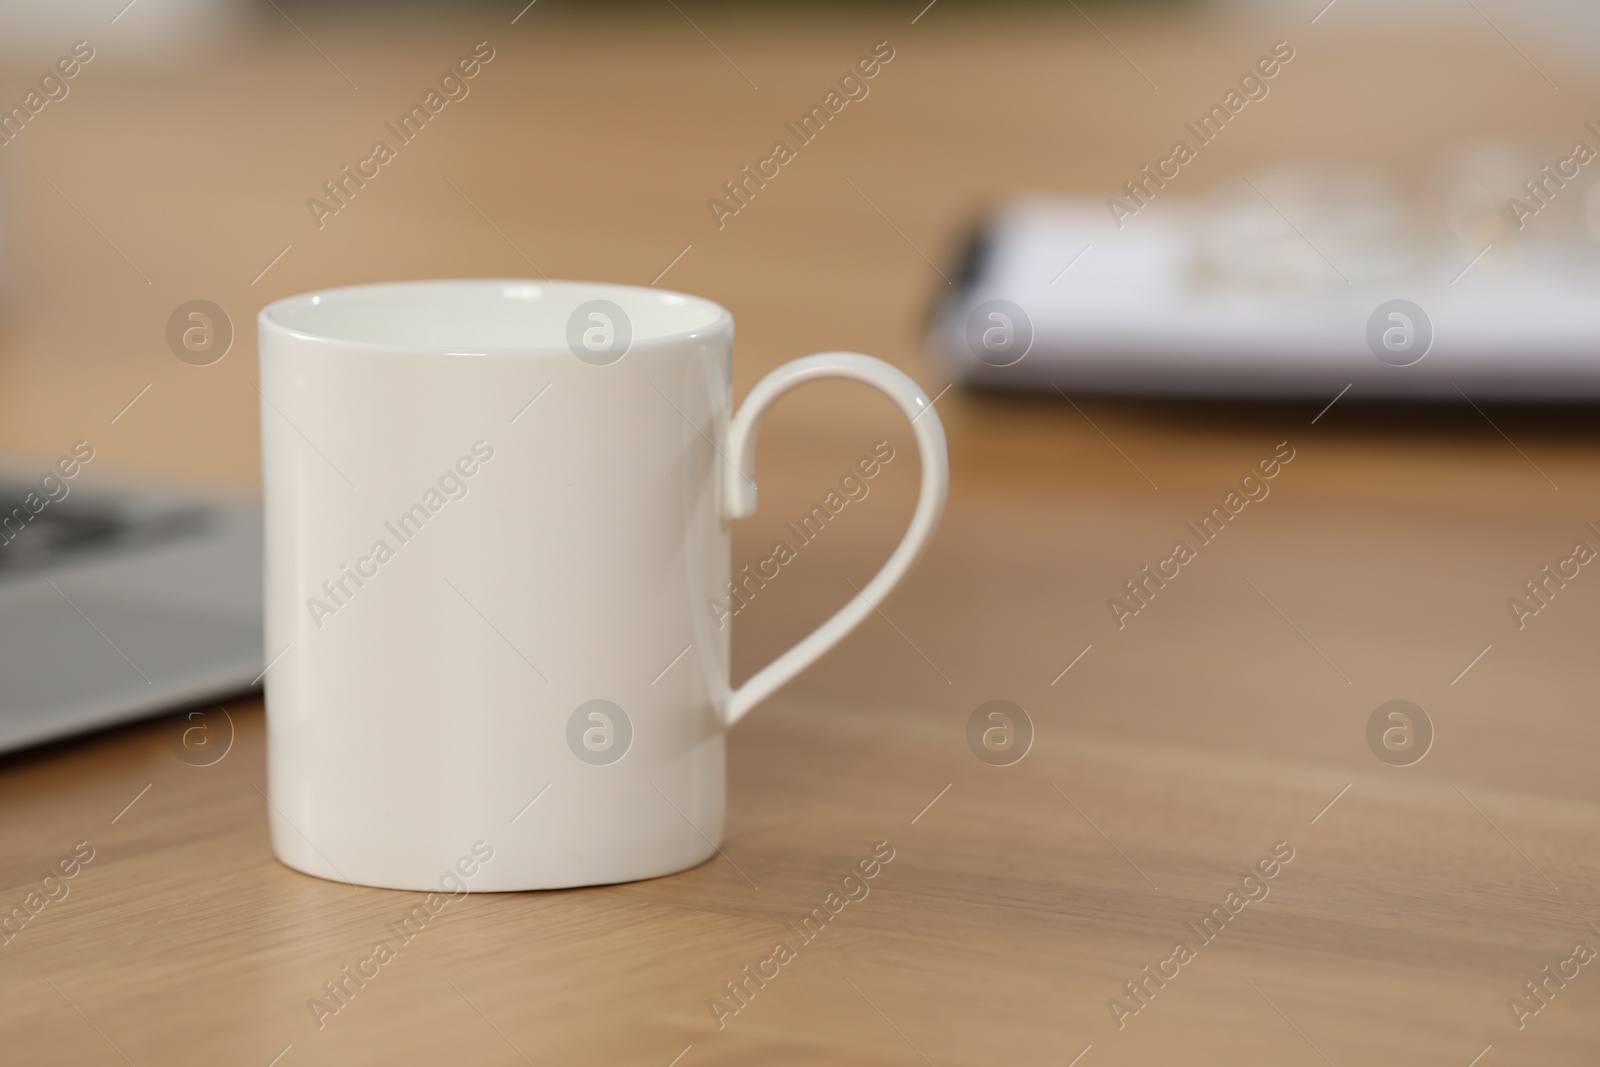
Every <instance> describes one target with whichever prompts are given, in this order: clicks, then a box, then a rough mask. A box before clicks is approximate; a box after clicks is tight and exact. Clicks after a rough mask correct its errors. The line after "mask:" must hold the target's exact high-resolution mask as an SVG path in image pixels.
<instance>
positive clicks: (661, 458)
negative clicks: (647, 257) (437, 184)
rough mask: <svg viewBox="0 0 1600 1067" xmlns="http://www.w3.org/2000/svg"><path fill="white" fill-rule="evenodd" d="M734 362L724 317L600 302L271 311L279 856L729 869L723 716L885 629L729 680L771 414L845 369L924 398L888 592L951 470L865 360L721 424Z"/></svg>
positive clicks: (626, 295) (379, 864)
mask: <svg viewBox="0 0 1600 1067" xmlns="http://www.w3.org/2000/svg"><path fill="white" fill-rule="evenodd" d="M732 345H733V322H732V319H731V317H730V316H729V315H728V314H727V312H726V311H724V310H723V309H722V308H721V307H719V306H717V305H715V304H713V303H711V302H709V301H705V300H701V299H698V298H695V297H688V296H682V295H680V294H673V293H665V292H662V291H659V290H654V289H638V288H634V287H628V286H609V285H597V284H589V283H561V282H557V283H543V282H540V283H534V282H522V281H441V282H408V283H395V284H386V285H374V286H359V287H352V288H348V289H338V290H328V291H325V292H322V293H317V294H308V295H306V296H301V297H294V298H290V299H289V300H285V301H280V302H279V303H277V304H274V305H272V306H270V307H268V308H266V309H265V310H263V312H262V314H261V318H260V356H261V384H260V391H261V399H262V414H261V419H262V461H263V494H264V502H265V513H266V546H267V551H266V579H265V580H266V605H267V619H266V634H267V648H266V655H267V657H268V659H269V663H270V666H269V670H268V673H267V675H266V687H267V729H268V780H269V787H268V800H269V813H268V817H269V821H270V826H271V836H272V843H273V849H274V851H275V852H276V854H277V855H278V857H279V858H280V859H281V860H282V861H283V862H285V863H286V864H288V865H289V866H291V867H294V868H297V869H299V870H301V871H305V872H307V873H310V874H313V875H317V876H320V877H323V878H329V879H335V880H340V881H347V882H353V883H357V884H362V885H372V886H382V887H388V888H396V889H411V890H437V889H441V888H442V889H445V890H448V891H459V890H471V891H494V890H524V889H544V888H558V887H567V886H579V885H594V884H603V883H610V882H620V881H627V880H632V879H639V878H649V877H654V876H657V875H663V874H668V873H671V872H674V871H678V870H682V869H685V868H687V867H691V866H694V865H695V864H698V863H700V862H702V861H704V860H705V859H707V858H709V857H710V856H711V855H712V854H713V853H714V852H715V851H716V849H717V846H718V843H719V842H720V841H721V839H722V831H723V818H724V807H725V801H724V794H725V773H724V737H723V735H724V732H725V729H726V727H727V725H729V724H731V722H733V721H734V720H736V719H737V718H738V717H739V716H740V715H742V714H743V713H744V711H745V710H747V709H748V707H749V706H750V705H751V704H753V703H754V702H756V701H757V700H759V699H761V697H762V696H764V695H765V694H766V693H767V692H770V691H771V690H772V689H773V688H776V686H777V685H779V684H781V683H782V681H783V680H785V679H786V678H787V677H789V676H792V675H793V674H794V673H795V672H796V671H798V670H799V669H801V668H802V667H803V666H804V665H805V663H807V662H810V660H812V659H814V658H815V657H816V656H817V655H820V654H821V651H822V650H824V649H825V648H826V647H828V646H829V645H831V644H832V643H833V642H834V641H837V640H838V638H839V637H840V636H842V635H843V633H845V632H848V630H849V629H850V628H852V627H853V626H854V625H855V624H856V623H857V622H859V621H860V620H859V616H860V613H862V612H864V611H870V610H871V609H870V607H869V606H867V605H864V604H856V603H852V604H849V605H847V606H846V608H844V609H841V611H840V613H839V615H838V616H836V617H835V618H834V619H833V620H830V622H829V624H827V625H825V626H824V627H823V628H822V630H819V631H818V633H817V634H814V635H813V636H812V637H811V638H809V639H808V641H810V642H811V646H810V647H807V645H806V643H805V642H802V645H801V646H797V647H796V649H794V650H792V651H791V653H789V654H788V656H787V657H785V658H784V659H780V661H778V662H777V663H774V664H773V665H771V666H770V667H769V668H768V669H767V670H766V671H765V672H762V673H761V674H758V676H757V677H756V678H754V679H752V683H756V682H759V683H760V684H756V685H750V684H747V685H746V686H745V687H743V689H742V690H741V691H740V693H743V694H744V697H743V698H742V699H741V698H740V695H739V693H735V692H733V691H731V690H730V688H729V684H728V634H729V631H728V629H727V628H726V627H725V626H719V620H718V614H717V612H715V611H714V610H711V608H710V607H709V605H710V604H712V603H713V602H714V601H715V600H716V598H718V597H721V596H724V595H726V583H727V581H728V571H729V554H730V547H729V535H728V520H729V518H731V517H736V516H739V515H743V514H747V513H748V512H749V511H750V510H752V509H753V507H754V491H753V483H751V482H750V481H749V479H748V477H747V476H746V475H745V474H744V473H743V472H742V471H741V470H740V469H738V468H736V467H735V466H734V464H735V463H742V464H743V465H744V467H745V468H747V469H748V468H750V467H751V466H752V464H751V462H750V461H751V460H753V447H754V436H755V429H756V426H757V425H758V423H759V418H760V414H761V411H762V410H763V409H764V408H765V406H766V404H767V403H769V402H770V400H771V399H772V398H775V397H776V396H777V395H779V394H781V393H782V392H783V391H784V390H786V389H787V388H789V387H790V386H791V385H793V384H797V383H798V382H800V381H803V380H807V379H809V378H810V377H815V376H818V375H820V374H824V373H833V374H841V373H843V374H847V375H848V376H853V377H860V378H864V379H866V380H872V381H873V382H874V384H877V385H879V386H880V387H881V388H886V390H888V389H890V388H892V389H897V390H901V391H902V392H904V391H905V390H906V389H907V388H909V390H910V393H907V394H906V396H905V398H902V407H903V409H904V410H906V411H907V413H908V414H911V413H913V412H916V413H918V419H919V421H921V417H922V416H926V418H927V422H928V425H924V426H922V427H918V426H917V425H916V424H915V423H914V424H913V426H914V429H917V430H918V437H919V443H920V444H921V445H922V446H923V463H924V487H923V488H924V492H923V501H922V504H921V505H919V512H918V517H917V518H916V519H914V522H913V527H914V529H913V533H911V534H908V535H907V539H906V543H904V544H902V546H901V550H900V552H899V553H897V556H896V557H893V558H891V561H890V564H889V565H887V566H886V567H885V568H884V572H883V573H880V575H879V576H878V579H875V581H876V582H878V584H879V587H880V590H879V591H880V595H881V592H886V591H887V588H888V586H889V585H892V584H893V582H894V581H896V580H897V579H898V577H899V576H900V574H901V573H903V572H904V570H905V568H906V567H907V566H909V563H910V560H911V557H914V556H915V554H916V552H917V550H918V549H920V547H921V543H922V542H923V541H924V540H925V539H926V537H927V534H928V532H929V531H931V529H932V525H933V522H934V521H935V520H936V519H937V512H938V507H939V506H940V505H942V501H943V485H944V477H945V475H944V466H943V464H944V455H943V436H942V432H940V431H938V426H937V421H938V420H937V415H936V414H935V413H934V412H933V411H932V409H931V407H927V406H926V398H925V397H922V396H921V392H920V390H917V389H916V387H915V386H914V384H912V383H910V381H909V379H904V381H903V382H901V381H899V380H898V379H903V378H904V376H903V375H900V374H899V372H898V371H894V370H893V369H892V368H889V367H887V365H883V364H877V361H872V360H869V359H868V358H867V357H862V356H838V357H828V358H825V357H810V361H813V363H814V361H822V362H821V363H820V364H815V365H812V366H811V368H810V369H809V370H807V369H806V365H807V364H808V361H806V360H801V361H797V362H796V363H793V364H789V365H788V367H789V368H799V370H798V371H793V372H790V375H789V378H788V379H785V380H784V381H781V382H777V383H776V384H775V385H773V386H770V387H768V389H767V393H768V394H770V395H767V396H766V398H765V399H763V400H762V401H761V402H760V403H751V404H747V405H746V406H747V407H748V408H751V409H752V414H751V417H750V419H748V420H747V425H745V426H743V427H742V428H741V427H737V426H733V425H731V359H732ZM841 360H842V361H843V362H842V363H841ZM851 360H856V361H864V362H862V363H860V364H859V365H858V364H854V363H851V362H850V361H851ZM868 364H875V366H868ZM880 368H881V369H880ZM886 375H887V376H891V377H893V378H895V379H896V380H894V381H888V379H887V378H885V379H884V380H878V379H880V378H884V376H886ZM772 377H773V378H774V379H776V378H777V375H776V374H775V375H774V376H772ZM886 381H887V382H888V384H885V383H886ZM762 385H763V386H767V385H768V383H767V382H763V383H762ZM757 388H758V391H759V390H760V389H761V388H762V386H758V387H757ZM911 393H914V394H915V396H912V395H911ZM752 396H753V397H754V396H755V394H752ZM918 398H921V399H918ZM741 418H743V413H741ZM929 426H931V428H932V429H931V430H930V429H929ZM930 433H937V435H938V436H937V445H938V450H937V451H938V454H937V456H936V457H935V458H934V461H933V464H932V466H933V468H935V469H934V470H933V471H932V473H933V474H934V475H936V476H937V477H936V478H935V479H934V480H935V481H936V482H937V486H936V490H937V491H936V492H934V493H932V494H930V491H929V489H930V481H929V475H930V461H929V454H930V447H931V444H930V443H931V442H932V440H933V439H932V437H930V436H929V434H930ZM725 445H726V447H724V446H725ZM933 498H936V499H933ZM930 509H931V510H930ZM919 523H920V525H921V532H920V533H918V532H917V530H916V527H917V526H918V524H919ZM913 542H915V543H913ZM897 561H898V564H897ZM891 572H893V573H891ZM872 591H873V587H872V586H870V585H869V587H868V588H867V589H866V590H864V592H865V593H867V594H869V595H870V594H871V593H872ZM846 616H850V617H846ZM830 628H831V629H830Z"/></svg>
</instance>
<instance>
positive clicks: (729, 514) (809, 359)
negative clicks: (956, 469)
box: [722, 352, 950, 726]
mask: <svg viewBox="0 0 1600 1067" xmlns="http://www.w3.org/2000/svg"><path fill="white" fill-rule="evenodd" d="M818 378H853V379H855V380H856V381H859V382H866V383H867V384H868V385H874V386H877V387H878V389H880V390H882V391H883V392H884V393H885V394H887V395H888V397H889V399H891V400H893V401H894V402H895V404H897V405H898V406H899V408H900V410H901V411H902V412H904V413H905V415H906V418H908V419H910V420H911V431H912V434H913V435H914V436H915V437H916V439H917V451H918V455H919V456H920V457H921V462H922V489H921V492H920V494H919V495H918V497H917V507H916V510H915V511H914V512H912V515H911V525H910V526H909V527H907V529H906V534H905V536H904V537H903V538H901V539H900V544H899V546H898V547H896V548H895V550H894V553H893V554H892V555H890V557H889V559H888V562H886V563H884V565H883V568H882V569H881V570H879V571H878V573H877V574H876V575H874V576H873V579H872V581H870V582H868V583H867V584H866V586H865V587H864V588H863V589H861V590H860V592H858V593H857V594H856V595H855V596H854V597H852V598H851V599H850V601H849V602H848V603H847V604H845V606H844V607H842V608H840V609H839V610H838V611H836V612H834V614H833V617H832V618H830V619H829V620H828V621H827V622H825V623H823V624H822V625H821V626H819V627H817V628H816V629H815V630H813V631H812V632H811V633H810V634H808V635H807V636H806V637H805V639H804V640H802V641H801V642H800V643H799V644H797V645H795V646H794V647H793V648H791V649H789V651H787V652H785V653H784V654H783V655H781V656H779V657H778V658H777V659H775V660H773V661H772V662H771V663H769V664H767V665H766V666H765V667H763V668H761V669H760V670H759V671H757V672H756V673H755V674H753V675H751V676H750V677H749V678H748V679H746V680H745V683H744V684H743V685H741V686H739V688H737V689H735V690H733V691H732V692H731V693H730V694H729V695H728V699H727V701H726V702H725V704H724V707H723V712H722V722H723V725H724V726H732V725H733V724H734V723H736V722H738V721H739V720H740V719H742V718H744V716H745V714H746V713H747V712H748V711H749V710H750V709H751V708H753V707H755V706H756V705H757V704H759V703H760V702H761V701H763V700H765V699H766V698H767V697H768V696H770V695H772V693H773V691H774V690H776V689H778V688H779V687H780V686H782V685H783V684H784V683H785V682H787V681H789V679H791V678H793V677H794V676H795V675H797V674H799V673H800V672H801V671H803V670H805V668H806V667H808V666H810V665H811V664H812V662H814V661H815V660H816V659H817V658H818V657H819V656H821V655H822V654H823V653H824V652H826V651H828V649H830V648H832V647H833V646H834V645H835V644H837V643H838V642H839V641H840V640H841V639H842V638H844V636H845V635H846V634H848V633H849V632H850V631H851V630H854V629H855V628H856V627H857V626H858V625H860V623H861V620H862V619H864V618H866V617H867V615H868V614H869V613H870V612H872V611H873V610H874V609H875V608H876V607H877V605H878V604H879V603H880V602H881V601H882V600H883V598H884V597H885V596H886V595H887V594H888V593H889V591H890V590H891V589H893V588H894V587H895V585H896V584H897V583H898V582H899V581H900V579H901V578H903V577H905V574H906V571H908V570H910V569H911V564H912V563H914V562H915V561H916V558H917V557H918V556H919V555H921V554H922V550H923V548H924V547H925V546H926V545H927V543H928V538H929V537H931V536H932V535H933V530H934V527H935V526H937V525H938V523H939V515H940V513H941V512H942V511H944V501H945V496H946V495H947V494H948V492H949V489H950V454H949V450H948V448H947V446H946V444H945V439H944V425H943V424H942V423H941V422H940V421H939V413H938V412H936V411H935V410H934V409H933V402H932V401H931V400H929V399H928V394H927V393H924V392H923V391H922V388H921V387H920V386H919V385H917V383H916V382H914V381H912V380H911V379H910V378H909V377H908V376H906V375H905V374H904V373H903V372H901V371H899V370H897V369H896V368H894V367H892V366H890V365H889V364H887V363H885V362H883V360H881V359H874V358H872V357H871V356H863V355H861V354H859V353H856V352H820V353H818V354H817V355H814V356H806V357H804V358H803V359H797V360H794V361H793V362H790V363H785V364H784V365H783V366H781V367H779V368H778V369H777V370H775V371H773V372H772V373H771V374H769V375H767V376H766V377H765V378H763V379H761V381H759V382H758V383H756V387H755V388H754V389H752V390H750V395H749V396H747V397H745V401H744V404H743V406H741V407H740V408H739V412H738V414H737V415H735V416H734V417H733V421H732V422H731V423H730V424H729V425H728V436H727V444H728V448H727V452H726V455H727V457H728V459H729V461H730V462H729V463H728V464H727V465H726V466H725V475H724V479H723V508H724V515H725V518H726V519H727V520H732V519H743V518H747V517H748V516H750V515H753V514H755V510H756V483H755V481H754V479H753V478H750V477H747V476H746V475H745V474H744V473H743V472H744V471H747V470H750V471H753V470H754V469H755V458H756V434H757V432H758V431H759V430H760V428H761V420H762V419H764V418H765V417H766V414H767V409H768V408H770V407H771V406H772V403H773V401H775V400H777V399H778V398H779V397H780V396H782V395H783V394H784V393H787V392H788V391H789V390H790V389H793V388H794V387H795V386H797V385H802V384H804V383H805V382H810V381H815V380H816V379H818Z"/></svg>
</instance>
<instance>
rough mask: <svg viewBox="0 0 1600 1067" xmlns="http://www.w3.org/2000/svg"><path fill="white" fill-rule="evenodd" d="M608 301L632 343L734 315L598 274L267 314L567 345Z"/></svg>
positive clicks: (490, 342)
mask: <svg viewBox="0 0 1600 1067" xmlns="http://www.w3.org/2000/svg"><path fill="white" fill-rule="evenodd" d="M595 300H604V301H609V302H610V303H612V304H615V305H616V306H618V307H620V308H621V309H622V310H623V312H624V313H626V315H627V318H628V320H629V323H630V325H631V329H632V344H634V345H638V344H640V343H648V342H651V341H663V340H669V339H678V338H684V337H692V336H694V335H696V334H699V333H702V332H704V331H706V330H708V329H710V328H712V327H713V326H717V325H719V324H720V323H723V322H724V321H726V320H728V319H730V318H731V316H730V315H729V314H728V312H727V310H726V309H725V308H723V307H722V306H721V305H718V304H714V303H712V302H711V301H709V300H705V299H702V298H700V297H697V296H689V295H687V294H684V293H674V292H671V291H668V290H663V289H653V288H646V287H643V286H635V285H608V284H601V283H595V282H533V281H517V280H509V279H508V280H493V279H484V280H459V281H456V280H441V281H417V282H390V283H385V284H379V285H356V286H349V287H346V288H341V289H325V290H322V291H321V292H315V293H303V294H301V295H300V296H292V297H289V298H288V299H286V300H280V301H278V302H277V303H275V304H271V305H269V306H268V307H267V308H266V309H264V310H263V311H262V313H261V316H262V318H263V320H265V321H268V322H271V323H273V324H275V325H277V326H281V327H283V328H284V329H287V330H291V331H293V332H294V333H297V334H300V335H302V336H309V337H318V338H326V339H329V340H336V341H354V342H358V343H370V344H381V345H400V346H405V347H413V348H435V349H437V348H443V349H470V350H475V351H482V350H485V349H543V348H552V349H553V348H562V349H564V348H566V347H567V343H568V329H569V324H570V320H572V318H573V316H574V314H575V313H578V312H579V309H580V308H582V307H583V306H584V305H585V304H588V303H589V302H591V301H595Z"/></svg>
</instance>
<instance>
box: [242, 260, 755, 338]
mask: <svg viewBox="0 0 1600 1067" xmlns="http://www.w3.org/2000/svg"><path fill="white" fill-rule="evenodd" d="M447 286H472V287H478V288H486V289H499V288H503V287H505V286H532V287H535V288H562V289H576V290H588V291H590V292H591V293H593V295H594V298H597V299H612V300H615V301H616V302H617V303H618V304H620V305H622V306H623V308H624V309H626V308H627V307H628V304H627V303H626V302H625V301H629V300H631V301H639V300H641V299H644V300H651V301H661V300H663V299H666V300H669V301H670V300H672V299H676V300H678V301H684V302H687V303H691V304H697V305H701V306H703V307H704V308H706V309H707V310H708V311H709V312H710V313H711V315H712V318H711V320H710V321H709V322H707V323H704V324H703V325H700V326H695V327H692V328H690V329H687V330H678V331H675V332H672V333H657V334H650V335H647V336H644V337H635V338H633V340H632V342H631V344H630V345H629V347H630V349H637V348H645V347H654V346H670V345H676V344H679V343H682V342H684V341H693V340H696V339H698V338H701V337H705V336H708V335H711V334H713V333H716V332H718V331H720V330H726V329H729V328H731V327H732V325H733V313H732V312H730V311H729V310H728V309H727V308H725V307H723V306H722V305H721V304H719V303H717V302H716V301H715V300H709V299H707V298H706V297H703V296H696V295H695V294H693V293H685V292H680V291H678V290H676V289H659V288H656V287H655V286H648V285H629V284H626V283H623V282H597V281H585V280H581V279H567V278H549V279H533V278H402V279H395V280H392V281H384V282H363V283H359V284H356V285H336V286H328V287H326V288H322V289H312V290H308V291H306V292H303V293H296V294H294V295H292V296H286V297H282V298H280V299H278V300H274V301H273V302H272V303H270V304H267V305H266V306H265V307H263V308H262V309H261V311H260V312H259V313H258V314H257V315H256V324H257V327H258V328H259V329H262V330H272V331H274V332H277V333H281V334H283V335H284V336H286V337H290V338H293V339H295V340H298V341H310V342H314V343H317V344H326V345H335V346H345V347H356V348H364V349H370V350H375V351H387V352H396V353H401V352H405V353H419V352H427V353H432V354H436V355H443V356H451V355H461V356H480V355H499V354H512V353H520V354H531V355H545V354H555V355H559V354H564V353H567V352H568V349H567V346H566V345H563V344H552V345H488V346H484V345H429V344H407V343H404V342H398V341H380V340H373V339H370V338H349V337H337V336H334V335H333V334H331V333H322V332H317V331H314V330H307V329H304V328H302V327H300V326H291V325H289V324H287V323H285V322H283V321H281V320H280V319H279V318H278V317H277V314H278V313H279V312H281V311H284V310H286V309H289V308H292V307H305V306H307V305H312V306H314V305H316V304H317V303H318V302H319V301H320V300H322V299H324V298H326V297H330V296H334V295H341V296H346V297H349V296H357V295H362V294H385V293H393V292H396V291H403V290H407V289H442V288H444V287H447Z"/></svg>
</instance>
